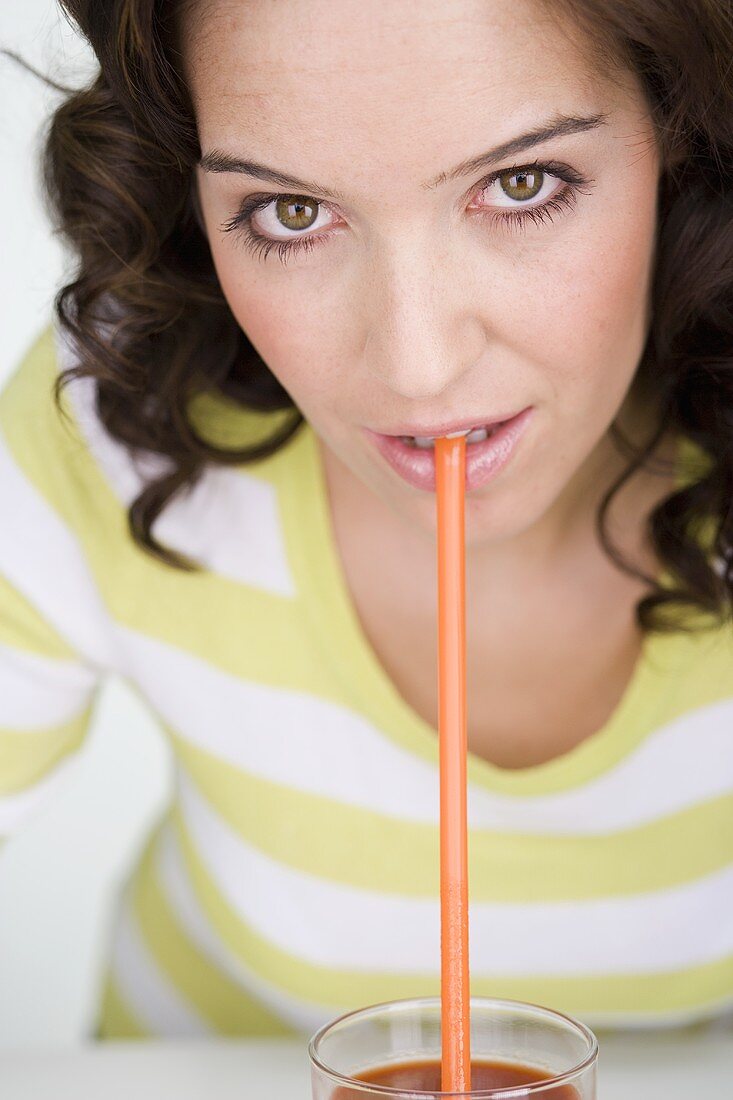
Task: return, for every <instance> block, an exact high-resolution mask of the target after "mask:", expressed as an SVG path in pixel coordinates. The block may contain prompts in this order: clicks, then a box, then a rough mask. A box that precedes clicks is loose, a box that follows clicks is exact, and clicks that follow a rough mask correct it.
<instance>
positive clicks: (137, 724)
mask: <svg viewBox="0 0 733 1100" xmlns="http://www.w3.org/2000/svg"><path fill="white" fill-rule="evenodd" d="M0 46H1V47H3V48H4V49H9V50H14V51H15V52H16V53H19V54H20V55H21V56H22V57H23V58H24V59H25V60H26V61H28V62H29V63H30V64H31V65H33V66H34V67H35V68H37V69H39V70H41V71H42V72H44V73H46V74H47V75H49V76H50V77H51V78H52V79H55V80H57V81H58V82H59V83H62V84H70V85H73V86H77V85H79V84H81V83H82V82H85V81H86V80H87V79H88V77H89V74H90V73H92V72H93V71H94V68H95V64H96V63H95V59H94V56H93V54H92V52H91V50H90V49H89V47H88V46H87V44H86V43H85V42H84V40H83V39H81V38H80V37H79V36H78V35H77V34H76V33H75V32H74V31H73V30H72V29H71V27H70V26H69V24H68V22H67V21H66V20H65V18H64V17H63V15H62V14H61V11H60V8H59V7H58V5H57V3H56V0H3V3H2V4H0ZM62 98H63V97H62V95H61V94H60V93H57V92H55V91H53V89H49V88H47V87H46V86H45V85H44V84H43V83H42V82H41V81H40V80H39V79H38V78H37V77H35V76H33V75H32V74H31V73H28V72H27V71H25V70H24V69H22V68H21V67H20V66H19V65H18V64H16V63H15V62H14V61H12V60H11V59H9V58H7V57H5V56H4V55H0V149H1V150H2V170H1V171H0V218H1V219H2V232H1V234H0V240H1V241H2V264H0V302H1V303H2V308H1V312H0V326H1V328H0V331H1V332H2V342H1V344H0V386H1V385H2V384H3V382H4V380H5V379H6V378H7V377H8V375H9V374H10V372H11V371H12V370H13V369H14V368H15V367H16V366H17V364H18V362H19V360H20V358H21V357H22V355H23V353H24V352H25V350H26V349H27V347H28V346H29V344H30V343H31V342H32V340H33V339H35V337H36V335H37V334H38V332H39V331H40V330H41V329H42V328H44V327H45V325H46V324H47V323H48V321H49V320H50V318H51V313H52V302H53V297H54V294H55V293H56V291H57V290H58V289H59V287H60V286H61V285H63V283H64V282H65V281H67V277H68V272H70V271H71V270H72V268H73V258H72V257H70V256H69V255H66V254H64V252H63V251H62V247H61V245H60V242H59V241H58V240H56V239H55V238H54V236H53V231H52V227H51V224H50V222H49V219H48V217H47V215H46V213H45V210H44V206H43V201H42V197H41V189H40V186H39V167H38V154H39V150H40V145H41V141H42V138H43V130H44V128H45V125H46V122H47V120H48V118H49V115H50V114H51V112H52V111H53V110H54V107H55V106H56V104H58V103H59V102H61V99H62ZM65 273H67V277H65ZM6 521H7V517H2V520H1V521H0V522H1V523H2V526H0V538H8V537H12V526H11V525H7V523H6ZM169 795H170V756H169V752H168V748H167V745H166V744H165V742H164V741H163V738H162V735H161V734H160V732H159V730H158V729H157V727H156V725H155V723H154V722H153V720H152V719H151V717H150V716H149V715H148V714H147V712H146V711H145V710H144V709H143V707H142V705H141V704H140V703H139V702H138V701H137V700H136V699H135V698H134V697H133V695H132V694H131V693H130V692H129V691H128V690H127V689H126V688H125V686H124V685H123V684H122V683H120V682H119V681H116V680H112V681H110V682H109V684H108V685H106V686H105V688H104V689H103V691H102V695H101V698H100V701H99V705H98V707H97V710H96V714H95V718H94V721H93V723H92V728H91V732H90V734H89V737H88V739H87V742H86V746H85V748H84V749H83V751H82V753H81V754H80V757H79V762H78V764H77V768H76V773H75V775H74V776H73V778H72V779H71V781H70V782H69V784H68V785H67V786H66V788H65V789H64V791H63V794H59V797H58V798H56V799H54V800H53V801H52V802H51V803H50V804H48V805H46V806H45V807H43V808H42V809H41V810H40V811H39V812H38V813H37V815H36V817H35V818H34V819H33V820H32V821H31V822H30V823H29V824H28V825H26V827H25V828H24V829H23V830H22V832H21V833H20V834H19V835H18V836H15V837H13V838H12V839H11V840H10V841H9V842H8V843H7V844H6V846H5V848H4V849H3V850H0V1047H3V1048H6V1049H7V1048H20V1047H27V1046H33V1045H36V1044H38V1045H46V1046H47V1045H49V1044H67V1043H70V1042H73V1041H75V1040H77V1039H80V1038H82V1037H84V1036H85V1035H86V1034H88V1033H89V1032H90V1030H91V1028H92V1027H93V1024H94V1016H95V1008H96V1004H95V1002H96V997H97V992H98V985H99V982H100V981H101V976H102V968H103V963H104V953H105V947H106V943H105V937H106V936H107V934H108V927H109V921H110V918H111V914H112V911H113V904H114V891H115V889H116V888H117V885H118V884H119V882H120V881H121V878H122V877H123V876H124V875H125V874H126V873H127V871H128V870H129V868H130V866H131V863H132V862H133V861H134V859H135V856H136V854H137V851H138V849H139V847H140V846H141V844H142V843H143V841H144V839H145V836H146V834H147V832H148V830H149V828H150V827H151V825H152V823H153V821H154V820H155V818H156V817H157V816H158V814H159V813H161V812H162V810H163V808H164V806H165V804H166V802H167V800H168V798H169Z"/></svg>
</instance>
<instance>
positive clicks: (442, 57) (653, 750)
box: [0, 0, 733, 1037]
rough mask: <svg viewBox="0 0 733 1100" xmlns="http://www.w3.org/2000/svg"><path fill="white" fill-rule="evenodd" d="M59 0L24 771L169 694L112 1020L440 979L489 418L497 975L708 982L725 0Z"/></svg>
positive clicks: (713, 988)
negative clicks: (437, 453) (446, 565)
mask: <svg viewBox="0 0 733 1100" xmlns="http://www.w3.org/2000/svg"><path fill="white" fill-rule="evenodd" d="M63 6H64V8H65V10H66V11H67V13H68V14H69V15H70V16H71V17H72V18H73V19H74V20H76V22H77V23H78V25H79V27H80V29H81V31H82V32H83V33H84V34H85V35H86V36H87V37H88V39H89V41H90V42H91V44H92V46H93V48H94V50H95V51H96V54H97V56H98V58H99V62H100V71H99V75H98V76H97V77H96V78H95V80H94V81H93V82H92V84H91V85H90V86H89V87H88V88H84V89H81V90H79V91H76V92H73V93H70V94H69V95H68V98H67V99H66V101H65V102H64V103H63V104H62V105H61V106H60V107H59V108H58V110H57V111H56V112H55V114H54V117H53V119H52V125H51V128H50V131H49V135H48V142H47V146H46V159H45V169H46V179H47V184H48V191H49V197H50V200H51V204H52V209H53V211H54V213H55V216H56V219H57V222H58V225H59V227H60V229H61V230H62V232H63V233H64V234H65V236H66V238H67V239H68V241H69V242H70V244H71V245H72V247H73V248H74V249H75V251H76V254H77V255H78V258H79V269H78V273H77V275H76V277H75V278H74V280H73V281H72V282H70V283H69V284H68V285H67V286H65V287H63V288H62V289H61V290H60V292H59V295H58V297H57V301H56V316H55V318H54V325H53V327H52V328H51V327H49V328H47V329H46V330H45V331H44V332H43V333H42V334H41V335H40V336H39V338H38V340H37V342H36V343H35V345H34V346H33V348H32V349H31V350H30V351H29V353H28V355H27V357H26V359H25V361H24V362H23V363H22V364H21V365H20V367H19V370H18V371H17V373H16V375H15V377H14V378H13V379H12V380H11V382H10V384H9V385H8V387H7V388H6V390H5V393H4V395H3V398H2V405H1V409H0V428H1V429H2V433H3V435H2V439H3V447H2V461H3V474H2V479H0V485H2V490H1V491H2V493H3V494H4V498H3V499H4V501H5V505H6V507H5V512H6V514H8V513H12V514H13V515H14V527H13V530H12V532H9V531H6V536H5V537H4V538H3V540H2V543H1V548H0V569H1V570H2V576H3V578H4V579H3V581H2V584H3V597H2V609H3V614H2V620H1V623H2V637H1V638H0V640H1V641H2V643H3V645H4V652H5V653H6V655H7V657H6V662H5V669H4V676H5V678H6V679H7V682H8V685H9V688H8V691H7V692H6V694H5V695H4V696H3V699H5V698H7V699H8V700H10V701H11V702H9V703H8V711H9V713H8V714H7V715H3V713H2V708H3V702H2V701H1V700H0V724H1V725H2V727H3V729H4V730H5V732H4V734H3V738H4V739H5V749H6V751H5V754H4V758H6V759H7V761H8V763H7V766H6V768H5V769H4V775H3V780H4V789H5V791H6V792H7V793H6V794H5V798H4V801H3V802H2V803H0V806H1V807H2V809H3V815H4V816H3V820H4V821H6V822H8V823H9V825H8V828H10V827H11V826H12V827H13V828H19V827H20V826H21V824H22V821H23V820H24V818H25V816H26V814H27V812H29V810H30V808H31V807H32V806H33V805H35V804H36V803H37V802H38V800H39V799H40V798H41V797H44V796H45V795H46V794H48V793H49V792H50V790H51V789H52V788H53V786H54V784H55V781H56V777H57V776H61V775H63V769H64V764H65V762H66V761H67V760H68V758H69V757H70V755H71V754H72V753H73V752H74V751H76V750H77V749H78V748H79V746H80V744H81V742H82V739H83V737H84V733H85V729H86V722H87V717H88V713H89V706H90V700H91V699H92V697H93V693H94V690H95V687H96V685H97V684H98V682H99V680H100V677H101V676H103V675H104V673H105V672H106V671H107V670H110V669H114V670H116V671H118V672H120V673H121V674H123V675H124V676H125V677H126V678H127V679H128V680H129V681H130V682H131V683H133V684H134V685H136V687H137V688H138V689H139V690H140V691H141V692H142V694H143V695H144V696H145V698H146V699H147V700H148V702H149V704H150V706H151V707H152V708H153V710H154V711H155V712H156V713H157V715H158V716H159V717H160V719H161V721H162V722H163V724H164V726H165V728H166V730H167V732H168V734H169V736H170V740H171V744H172V746H173V748H174V751H175V758H176V762H177V777H178V779H177V784H176V795H175V800H174V804H173V805H172V806H171V808H170V811H169V813H167V814H166V816H165V818H164V820H163V821H161V823H160V825H159V827H158V828H157V829H156V831H155V833H154V834H153V836H151V838H150V840H149V843H148V845H147V847H146V850H145V852H144V853H143V856H142V858H141V860H140V862H139V864H138V866H137V867H136V868H135V870H134V872H133V874H132V876H131V878H130V881H129V883H128V885H127V888H126V889H125V892H124V896H123V897H122V898H121V899H120V909H119V918H118V921H117V925H116V929H115V933H114V937H113V941H112V944H111V948H110V949H111V966H110V973H109V977H108V980H107V982H106V985H105V993H104V999H103V1005H102V1010H101V1017H100V1034H101V1035H103V1036H115V1037H117V1036H125V1035H161V1034H164V1035H167V1034H202V1033H208V1032H214V1033H225V1034H244V1033H256V1032H259V1033H274V1032H278V1031H283V1030H293V1029H295V1030H310V1029H312V1028H313V1027H314V1026H315V1025H316V1024H318V1023H320V1022H322V1021H323V1020H325V1019H326V1018H328V1017H331V1016H333V1015H334V1014H336V1013H337V1012H339V1011H340V1010H344V1009H348V1008H351V1007H356V1006H359V1005H363V1004H367V1003H371V1002H374V1001H379V1000H385V999H389V998H392V997H397V996H408V995H413V994H428V993H436V992H437V990H438V932H439V929H438V906H437V828H436V825H437V770H436V765H437V739H436V706H437V697H436V683H435V635H436V606H435V540H434V535H435V498H434V492H433V490H434V467H433V459H432V444H433V439H434V437H435V436H437V435H442V434H447V433H450V432H455V431H462V432H464V433H470V434H468V437H467V456H468V457H467V485H466V488H467V495H466V534H467V563H466V567H467V591H468V597H469V603H470V607H469V622H468V637H467V649H468V659H469V670H468V713H469V749H470V760H469V777H470V783H471V789H470V795H469V815H470V827H471V834H470V841H469V843H470V859H471V865H470V889H471V896H472V914H471V916H472V925H471V950H472V990H473V992H474V993H477V994H494V995H498V996H508V997H517V998H521V999H528V1000H532V1001H537V1002H541V1003H545V1004H548V1005H550V1006H552V1007H554V1008H559V1009H563V1010H566V1011H570V1012H572V1013H574V1014H576V1015H579V1016H582V1017H583V1018H584V1019H585V1020H586V1021H587V1022H588V1023H590V1024H591V1025H592V1026H595V1027H597V1028H602V1027H605V1026H615V1027H624V1026H637V1025H645V1026H649V1025H656V1026H670V1025H679V1024H681V1023H688V1022H692V1021H698V1020H710V1019H716V1018H718V1019H720V1018H721V1016H722V1015H723V1014H724V1013H725V1010H726V1006H727V1005H730V1003H731V1002H732V1001H733V934H732V933H731V923H730V921H729V920H726V919H725V917H724V914H725V912H726V911H727V909H728V908H729V907H730V905H731V902H732V901H733V866H732V864H733V798H732V796H731V791H732V789H733V740H732V738H731V734H730V729H731V716H732V714H733V678H732V676H731V668H732V666H731V659H732V658H733V633H732V632H731V615H730V611H731V606H730V604H731V590H732V582H731V552H730V547H731V533H732V531H733V517H732V516H731V512H730V503H729V502H730V499H731V496H730V493H731V485H732V484H733V426H732V424H731V409H732V408H733V382H732V381H731V366H732V365H733V317H732V316H731V309H730V302H731V281H732V278H733V276H732V275H731V256H732V255H733V235H732V234H733V210H732V208H731V200H730V190H729V183H730V176H731V167H732V166H733V79H732V78H731V72H730V68H729V66H728V59H729V58H730V56H731V50H733V25H732V24H731V21H730V13H729V11H728V9H727V7H726V5H724V4H723V3H712V2H710V0H695V2H692V3H688V4H685V5H680V6H679V10H678V11H676V13H675V15H674V18H672V17H671V16H670V11H669V5H666V4H661V3H656V2H654V0H623V2H622V0H617V2H615V3H613V4H609V3H605V2H604V3H602V4H600V3H595V2H594V0H565V2H563V3H561V4H559V3H557V2H556V0H553V3H552V4H542V3H538V2H535V0H532V2H527V0H522V2H520V3H517V2H516V0H511V2H510V0H481V2H476V0H473V2H471V0H452V2H451V3H450V4H446V2H445V0H431V2H429V3H426V4H422V5H420V6H419V7H418V8H416V7H415V5H414V4H412V5H408V4H406V3H402V2H398V0H390V2H389V3H376V4H375V3H371V4H368V5H363V4H361V3H357V2H352V0H341V2H340V3H339V4H338V5H335V4H332V3H329V2H328V0H311V2H309V3H308V4H295V3H285V2H281V3H278V4H272V3H269V2H268V0H249V2H247V3H232V2H228V0H211V2H209V3H201V2H199V0H189V2H186V3H170V2H163V0H118V2H116V3H111V2H109V3H106V4H98V3H97V4H91V3H89V2H87V0H65V2H64V5H63ZM59 372H65V373H63V381H62V384H61V385H60V386H59V387H58V389H59V393H58V397H59V403H60V405H61V407H62V409H63V411H64V412H65V414H66V415H65V416H64V417H61V416H60V415H59V411H58V409H57V408H56V406H55V404H54V401H53V396H52V390H53V387H54V383H55V382H56V380H57V379H58V378H59V377H60V374H59ZM9 534H11V535H12V537H8V535H9ZM29 728H31V729H32V730H33V733H34V736H33V737H28V736H21V733H20V731H21V730H26V731H27V730H28V729H29Z"/></svg>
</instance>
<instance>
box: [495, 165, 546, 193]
mask: <svg viewBox="0 0 733 1100" xmlns="http://www.w3.org/2000/svg"><path fill="white" fill-rule="evenodd" d="M543 176H544V173H543V172H540V171H538V170H537V169H536V168H527V169H526V170H525V171H517V170H516V169H514V168H512V169H508V170H507V171H506V172H502V173H501V175H500V176H499V177H498V179H499V182H500V183H501V186H502V188H503V189H504V192H505V194H506V195H508V197H509V198H510V199H533V198H534V197H535V195H536V194H538V192H539V191H540V190H541V188H542V182H543ZM514 181H516V182H514Z"/></svg>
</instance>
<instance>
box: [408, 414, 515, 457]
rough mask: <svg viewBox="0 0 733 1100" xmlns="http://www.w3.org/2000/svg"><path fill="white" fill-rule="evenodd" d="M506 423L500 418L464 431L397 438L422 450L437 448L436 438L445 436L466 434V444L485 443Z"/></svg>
mask: <svg viewBox="0 0 733 1100" xmlns="http://www.w3.org/2000/svg"><path fill="white" fill-rule="evenodd" d="M508 419H511V418H508ZM506 423H507V420H499V421H495V422H494V423H492V424H483V425H480V426H478V427H475V428H467V429H464V430H463V431H457V432H440V433H438V434H437V435H398V436H396V438H397V439H399V440H400V442H402V443H405V444H406V445H407V446H408V447H416V448H417V449H418V450H421V451H430V450H434V449H435V440H436V439H440V438H443V437H444V438H445V439H458V438H459V437H460V436H465V438H466V444H470V443H483V441H484V440H485V439H490V438H491V436H492V435H496V433H497V431H499V429H500V428H501V426H502V424H506Z"/></svg>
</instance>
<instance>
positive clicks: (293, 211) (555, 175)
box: [221, 161, 595, 263]
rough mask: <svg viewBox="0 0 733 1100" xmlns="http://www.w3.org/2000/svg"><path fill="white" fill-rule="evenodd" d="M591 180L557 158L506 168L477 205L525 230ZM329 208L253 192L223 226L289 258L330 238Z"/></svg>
mask: <svg viewBox="0 0 733 1100" xmlns="http://www.w3.org/2000/svg"><path fill="white" fill-rule="evenodd" d="M593 182H595V181H593V180H590V179H586V178H584V177H583V176H581V175H580V174H579V173H578V172H576V171H575V169H573V168H570V167H569V166H568V165H566V164H559V163H557V162H555V161H552V162H548V163H545V164H539V163H537V162H534V163H533V164H525V165H522V166H517V167H512V168H505V169H503V170H501V171H498V172H492V174H491V175H490V176H487V177H486V179H484V180H482V181H481V183H480V184H479V188H478V195H479V196H480V198H481V200H482V201H481V202H480V204H479V206H478V209H479V212H480V216H481V217H482V218H489V219H490V220H491V221H492V222H496V223H499V224H501V225H503V226H506V225H509V227H510V228H511V227H517V228H521V229H523V228H525V226H526V225H527V223H528V222H530V221H531V222H532V223H533V224H534V225H539V224H540V223H541V222H551V221H554V216H553V211H554V212H555V213H562V212H564V211H566V210H570V209H572V207H573V206H574V205H575V202H576V201H577V195H578V194H579V193H581V192H582V193H583V194H588V193H589V192H588V191H584V190H583V189H584V188H585V187H587V186H588V185H589V184H592V183H593ZM558 184H564V186H558ZM492 192H493V194H492ZM488 195H491V197H492V199H493V202H491V203H488V204H487V203H486V202H485V201H483V200H485V198H486V196H488ZM325 210H327V207H326V206H325V204H324V203H321V202H319V200H317V199H313V198H310V197H309V196H307V195H274V196H272V195H268V196H264V197H263V196H256V195H254V196H250V198H249V199H245V201H244V203H243V204H242V206H241V207H240V209H239V211H238V213H237V214H235V216H234V217H233V218H231V219H230V221H228V222H225V223H224V225H223V226H222V227H221V228H222V231H223V232H225V233H229V232H231V231H233V230H238V231H240V232H241V234H242V237H243V240H244V243H245V245H246V246H247V248H248V249H250V250H251V251H252V252H253V253H254V254H255V255H256V256H261V257H262V259H266V258H267V256H268V255H269V253H270V252H271V251H272V249H273V248H276V249H277V252H278V255H279V258H280V260H281V261H282V262H283V263H286V262H287V259H288V257H289V256H291V255H293V254H294V253H295V252H297V251H300V250H303V251H310V250H311V249H313V248H315V247H316V245H320V244H322V243H326V242H327V241H328V239H329V236H330V234H328V233H317V232H313V230H314V229H316V230H318V229H322V228H324V227H328V226H329V225H331V224H332V223H331V222H330V220H329V218H328V216H326V217H325V220H324V218H322V216H321V215H322V213H323V211H325ZM306 231H308V232H306ZM278 233H279V234H280V235H279V236H278V235H276V234H278Z"/></svg>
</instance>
